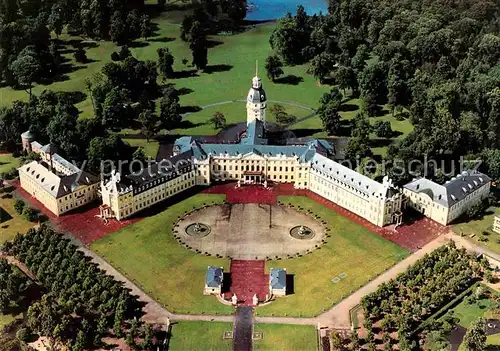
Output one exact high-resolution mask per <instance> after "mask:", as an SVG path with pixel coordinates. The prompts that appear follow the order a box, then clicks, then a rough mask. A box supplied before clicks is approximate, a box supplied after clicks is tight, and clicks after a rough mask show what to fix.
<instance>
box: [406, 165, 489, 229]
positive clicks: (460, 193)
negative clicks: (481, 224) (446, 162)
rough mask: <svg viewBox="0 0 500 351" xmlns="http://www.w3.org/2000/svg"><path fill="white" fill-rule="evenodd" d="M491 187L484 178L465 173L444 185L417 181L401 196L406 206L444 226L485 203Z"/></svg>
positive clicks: (422, 180)
mask: <svg viewBox="0 0 500 351" xmlns="http://www.w3.org/2000/svg"><path fill="white" fill-rule="evenodd" d="M490 184H491V180H490V178H489V177H488V176H486V175H485V174H482V173H479V172H474V171H465V172H463V173H462V174H460V175H458V176H457V177H456V178H453V179H452V180H451V181H448V182H446V183H445V184H444V185H439V184H437V183H435V182H433V181H431V180H429V179H426V178H420V179H416V180H414V181H412V182H410V183H408V184H406V185H405V186H404V187H403V194H404V195H405V197H406V199H407V200H406V201H407V205H408V206H410V207H411V208H413V209H415V210H417V211H418V212H420V213H422V214H423V215H424V216H426V217H429V218H430V219H432V220H434V221H436V222H438V223H440V224H442V225H447V224H449V223H451V222H453V221H454V220H455V219H457V218H458V217H460V216H461V215H463V214H464V213H466V212H467V210H468V209H469V208H471V207H472V206H474V205H476V204H478V203H480V202H482V201H484V200H485V199H486V198H487V197H488V195H489V193H490Z"/></svg>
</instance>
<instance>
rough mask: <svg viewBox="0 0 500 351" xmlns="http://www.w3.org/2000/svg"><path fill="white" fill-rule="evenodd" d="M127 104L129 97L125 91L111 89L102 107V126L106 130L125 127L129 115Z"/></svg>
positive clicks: (117, 88) (118, 88) (116, 88)
mask: <svg viewBox="0 0 500 351" xmlns="http://www.w3.org/2000/svg"><path fill="white" fill-rule="evenodd" d="M128 102H129V97H128V91H127V90H126V89H124V88H120V87H114V88H113V89H111V91H110V92H109V93H108V94H107V95H106V99H105V100H104V103H103V106H102V108H103V111H102V119H101V123H102V125H103V126H104V127H107V128H117V127H120V126H126V125H127V122H128V119H129V118H128V117H129V116H130V114H131V111H130V108H129V107H128Z"/></svg>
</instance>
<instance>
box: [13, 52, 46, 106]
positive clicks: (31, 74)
mask: <svg viewBox="0 0 500 351" xmlns="http://www.w3.org/2000/svg"><path fill="white" fill-rule="evenodd" d="M9 69H10V70H11V71H12V75H13V76H14V78H15V79H16V81H17V83H18V84H19V85H20V86H22V87H24V88H25V89H27V92H28V93H29V97H30V99H31V88H32V84H33V82H34V81H35V80H36V79H38V78H39V76H40V72H41V70H42V66H41V64H40V60H39V58H38V54H37V53H36V51H35V48H34V47H31V46H27V47H26V48H24V49H23V50H22V51H21V52H20V53H19V55H18V56H17V58H16V59H15V60H14V61H12V63H11V64H10V66H9Z"/></svg>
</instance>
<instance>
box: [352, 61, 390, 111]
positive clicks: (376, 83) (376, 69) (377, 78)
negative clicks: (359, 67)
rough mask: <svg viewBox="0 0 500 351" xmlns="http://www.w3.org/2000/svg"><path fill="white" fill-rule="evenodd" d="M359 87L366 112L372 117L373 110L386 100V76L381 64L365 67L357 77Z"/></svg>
mask: <svg viewBox="0 0 500 351" xmlns="http://www.w3.org/2000/svg"><path fill="white" fill-rule="evenodd" d="M359 86H360V88H361V95H362V97H363V100H364V102H365V103H366V105H367V106H368V108H366V111H367V112H368V113H369V116H373V112H374V108H373V106H377V105H380V104H384V103H385V102H386V100H387V74H386V70H385V65H384V64H383V63H375V64H371V65H369V66H366V67H365V69H364V70H363V72H361V73H360V75H359Z"/></svg>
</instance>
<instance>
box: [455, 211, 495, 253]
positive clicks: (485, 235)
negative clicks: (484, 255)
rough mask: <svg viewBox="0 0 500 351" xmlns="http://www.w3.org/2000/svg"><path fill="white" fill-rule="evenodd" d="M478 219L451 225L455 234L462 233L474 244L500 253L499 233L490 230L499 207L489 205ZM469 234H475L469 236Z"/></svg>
mask: <svg viewBox="0 0 500 351" xmlns="http://www.w3.org/2000/svg"><path fill="white" fill-rule="evenodd" d="M486 213H487V214H486V215H484V216H483V217H482V218H480V219H471V220H467V222H462V223H458V224H455V225H453V231H454V232H455V233H456V234H459V235H460V234H463V235H465V236H466V237H467V239H469V240H471V241H473V242H474V243H476V244H479V245H482V246H485V247H487V248H488V249H490V250H492V251H495V252H497V253H500V234H498V233H495V232H494V231H493V230H492V226H493V220H494V218H495V215H498V214H500V208H498V207H495V206H491V207H490V208H488V210H487V211H486ZM471 234H475V235H474V237H471Z"/></svg>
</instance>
